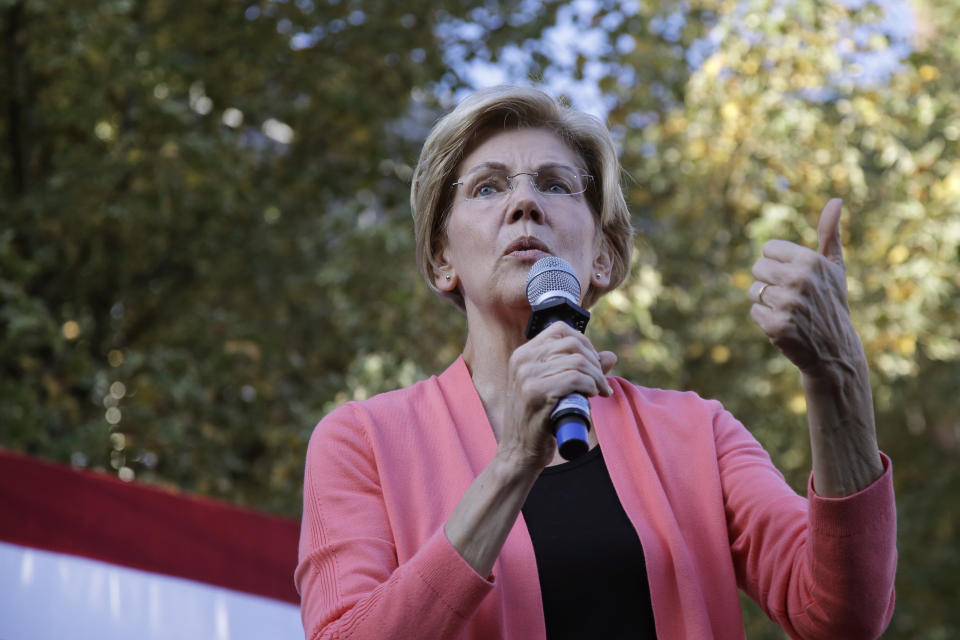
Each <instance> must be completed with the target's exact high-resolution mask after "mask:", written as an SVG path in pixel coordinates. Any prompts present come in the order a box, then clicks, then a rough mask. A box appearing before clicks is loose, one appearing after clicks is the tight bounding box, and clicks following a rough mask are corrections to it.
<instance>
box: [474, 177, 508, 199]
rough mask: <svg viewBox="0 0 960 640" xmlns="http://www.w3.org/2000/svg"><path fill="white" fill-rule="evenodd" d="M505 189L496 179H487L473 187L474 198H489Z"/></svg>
mask: <svg viewBox="0 0 960 640" xmlns="http://www.w3.org/2000/svg"><path fill="white" fill-rule="evenodd" d="M501 191H503V187H501V186H500V183H499V182H498V181H496V180H487V181H486V182H481V183H479V184H477V185H476V186H475V187H474V188H473V197H474V198H489V197H490V196H495V195H497V194H498V193H500V192H501Z"/></svg>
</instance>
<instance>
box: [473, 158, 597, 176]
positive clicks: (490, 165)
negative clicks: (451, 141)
mask: <svg viewBox="0 0 960 640" xmlns="http://www.w3.org/2000/svg"><path fill="white" fill-rule="evenodd" d="M558 168H560V169H572V170H573V171H583V169H580V168H578V167H572V166H570V165H568V164H564V163H562V162H546V163H544V164H541V165H540V166H538V167H536V168H534V169H533V171H535V172H536V171H543V170H544V169H558ZM481 169H495V170H497V171H510V170H511V169H510V167H508V166H507V165H505V164H504V163H502V162H497V161H496V160H491V161H488V162H481V163H480V164H478V165H477V166H475V167H473V168H472V169H470V170H469V171H467V172H466V173H464V174H463V175H465V176H468V175H470V174H471V173H476V172H477V171H480V170H481Z"/></svg>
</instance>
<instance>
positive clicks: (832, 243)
mask: <svg viewBox="0 0 960 640" xmlns="http://www.w3.org/2000/svg"><path fill="white" fill-rule="evenodd" d="M841 213H843V200H841V199H840V198H833V199H831V200H830V201H829V202H828V203H827V204H826V205H825V206H824V207H823V211H821V212H820V222H819V224H817V240H818V241H819V244H820V246H819V247H818V248H817V251H818V252H819V253H820V255H822V256H823V257H824V258H827V259H828V260H830V261H832V262H836V263H838V264H843V245H842V244H841V243H840V214H841Z"/></svg>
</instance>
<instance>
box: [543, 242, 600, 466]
mask: <svg viewBox="0 0 960 640" xmlns="http://www.w3.org/2000/svg"><path fill="white" fill-rule="evenodd" d="M527 300H529V301H530V309H531V311H530V322H529V323H528V324H527V338H528V339H529V338H532V337H534V336H535V335H537V334H539V333H540V332H541V331H543V330H544V329H546V328H547V327H549V326H550V325H551V324H553V323H554V322H566V323H567V324H568V325H570V326H571V327H573V328H574V329H576V330H577V331H579V332H580V333H583V330H584V329H586V328H587V321H589V320H590V312H589V311H587V310H586V309H584V308H582V307H581V306H580V305H579V304H578V303H579V302H580V281H579V280H577V274H575V273H574V272H573V268H572V267H571V266H570V265H569V263H567V261H566V260H563V259H562V258H557V257H555V256H548V257H546V258H540V259H539V260H537V261H536V262H535V263H533V266H532V267H530V275H529V276H527ZM550 428H551V429H552V430H553V432H554V435H555V436H556V438H557V449H558V450H559V451H560V455H561V456H563V458H564V459H565V460H573V459H575V458H578V457H580V456H582V455H583V454H584V453H586V452H587V450H588V449H589V448H590V445H589V444H588V443H587V432H588V431H589V430H590V403H589V402H587V399H586V397H584V396H583V394H581V393H571V394H568V395H566V396H564V397H563V398H561V399H560V401H559V402H558V403H557V406H556V407H554V409H553V412H552V413H551V414H550Z"/></svg>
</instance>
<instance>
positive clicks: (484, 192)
mask: <svg viewBox="0 0 960 640" xmlns="http://www.w3.org/2000/svg"><path fill="white" fill-rule="evenodd" d="M519 176H527V177H528V178H530V184H531V185H532V186H533V188H534V190H536V192H537V193H540V194H543V195H545V196H556V197H564V196H567V197H569V196H577V195H580V194H581V193H583V192H584V191H586V190H587V188H588V187H589V186H590V180H592V179H593V176H591V175H589V174H586V173H580V172H579V171H578V170H577V169H574V168H572V167H567V166H564V165H551V166H546V167H541V168H540V169H539V170H537V171H521V172H519V173H514V174H507V172H506V170H505V169H502V168H499V167H482V168H480V169H477V170H476V171H473V172H472V173H470V174H468V175H466V176H464V177H463V178H461V179H460V180H458V181H457V182H454V183H453V185H452V186H454V187H457V186H462V187H463V189H464V192H465V194H466V195H465V196H464V197H465V198H466V199H467V200H481V201H484V202H492V201H496V200H499V199H501V198H503V197H504V196H506V195H507V194H508V193H511V192H512V191H513V190H514V188H516V186H517V180H516V179H517V178H518V177H519Z"/></svg>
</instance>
